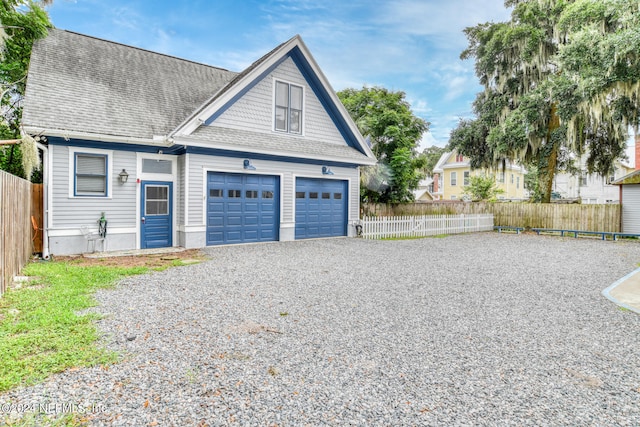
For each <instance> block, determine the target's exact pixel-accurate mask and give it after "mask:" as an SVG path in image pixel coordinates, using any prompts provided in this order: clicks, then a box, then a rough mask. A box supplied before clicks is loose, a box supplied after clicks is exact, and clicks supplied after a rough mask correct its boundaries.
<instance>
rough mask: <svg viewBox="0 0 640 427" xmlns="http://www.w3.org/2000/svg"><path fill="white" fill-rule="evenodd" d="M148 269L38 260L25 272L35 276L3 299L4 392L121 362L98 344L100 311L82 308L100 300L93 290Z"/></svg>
mask: <svg viewBox="0 0 640 427" xmlns="http://www.w3.org/2000/svg"><path fill="white" fill-rule="evenodd" d="M147 271H148V268H146V267H142V266H138V267H131V268H120V267H103V266H82V265H73V264H71V263H69V262H34V263H31V264H29V265H27V266H26V267H25V269H24V270H23V274H24V275H27V276H35V277H36V279H35V280H32V281H30V282H27V283H25V284H23V286H22V287H21V288H18V289H10V290H9V291H7V292H6V293H5V295H4V296H3V297H2V298H0V355H2V356H1V357H0V358H1V359H2V363H1V364H0V393H1V392H4V391H6V390H9V389H11V388H14V387H17V386H20V385H31V384H34V383H36V382H38V381H42V380H43V379H45V378H46V377H48V376H49V375H51V374H52V373H55V372H60V371H63V370H65V369H67V368H70V367H74V366H93V365H97V364H109V363H113V362H114V361H116V358H117V355H116V354H114V353H112V352H109V351H106V350H104V349H101V348H98V347H97V346H96V345H95V341H96V339H97V337H98V335H97V331H96V327H95V326H94V323H93V321H94V320H95V319H96V318H97V316H96V315H95V314H78V311H80V310H83V309H86V308H89V307H91V306H94V305H95V304H96V302H95V300H94V298H93V296H92V294H93V292H94V291H95V290H97V289H99V288H105V287H109V286H113V285H114V284H115V283H116V281H117V280H118V279H121V278H122V277H124V276H127V275H132V274H141V273H145V272H147Z"/></svg>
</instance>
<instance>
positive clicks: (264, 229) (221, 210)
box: [207, 172, 279, 245]
mask: <svg viewBox="0 0 640 427" xmlns="http://www.w3.org/2000/svg"><path fill="white" fill-rule="evenodd" d="M207 186H208V193H207V194H208V198H209V202H208V204H207V245H218V244H229V243H246V242H260V241H271V240H277V239H278V230H279V214H278V212H279V178H278V177H277V176H266V175H244V174H231V173H222V172H209V174H208V176H207ZM214 196H215V197H214Z"/></svg>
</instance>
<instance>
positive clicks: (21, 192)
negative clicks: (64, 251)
mask: <svg viewBox="0 0 640 427" xmlns="http://www.w3.org/2000/svg"><path fill="white" fill-rule="evenodd" d="M32 232H33V227H32V225H31V183H30V182H29V181H26V180H24V179H22V178H18V177H16V176H13V175H11V174H8V173H6V172H4V171H0V233H1V235H0V295H2V294H3V293H4V292H5V291H6V290H7V286H9V283H11V280H12V278H13V276H15V275H16V274H18V273H19V272H20V269H21V268H22V267H23V266H24V265H25V264H26V262H27V261H28V260H29V256H30V255H31V252H32V245H31V233H32Z"/></svg>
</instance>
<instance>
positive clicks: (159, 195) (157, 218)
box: [140, 181, 173, 249]
mask: <svg viewBox="0 0 640 427" xmlns="http://www.w3.org/2000/svg"><path fill="white" fill-rule="evenodd" d="M172 193H173V184H172V183H171V182H162V181H142V183H141V203H140V205H141V212H140V238H141V242H140V247H141V248H142V249H147V248H165V247H170V246H173V241H172V236H173V206H172V203H171V201H172Z"/></svg>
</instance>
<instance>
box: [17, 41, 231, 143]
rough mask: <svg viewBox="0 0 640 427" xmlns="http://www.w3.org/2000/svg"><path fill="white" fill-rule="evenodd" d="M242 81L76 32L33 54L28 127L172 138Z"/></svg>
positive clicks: (26, 114)
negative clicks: (222, 92) (185, 122)
mask: <svg viewBox="0 0 640 427" xmlns="http://www.w3.org/2000/svg"><path fill="white" fill-rule="evenodd" d="M236 75H237V73H234V72H231V71H227V70H223V69H220V68H215V67H211V66H208V65H203V64H198V63H195V62H191V61H187V60H184V59H179V58H175V57H172V56H167V55H163V54H159V53H155V52H150V51H147V50H143V49H138V48H135V47H131V46H125V45H122V44H119V43H114V42H110V41H106V40H100V39H96V38H93V37H90V36H85V35H81V34H76V33H73V32H69V31H64V30H57V29H52V30H50V31H49V35H48V36H47V37H46V38H44V39H41V40H38V41H37V42H36V43H35V44H34V47H33V53H32V57H31V64H30V68H29V75H28V77H27V91H26V96H25V104H24V112H23V125H24V126H25V127H37V128H47V129H60V130H66V131H77V132H87V133H98V134H104V135H113V136H123V137H135V138H152V137H153V136H154V135H166V134H168V133H169V132H170V131H171V130H173V129H174V128H175V127H176V126H177V125H178V124H180V123H181V122H182V121H183V120H184V119H185V118H186V117H187V116H189V115H190V114H191V113H193V111H194V110H196V109H197V108H198V107H200V106H201V105H202V103H204V102H205V101H206V100H208V99H209V98H210V97H211V95H212V94H214V93H216V92H217V91H218V90H219V89H220V88H222V87H224V86H225V85H226V84H227V83H229V82H230V81H232V80H233V79H234V77H235V76H236Z"/></svg>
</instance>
